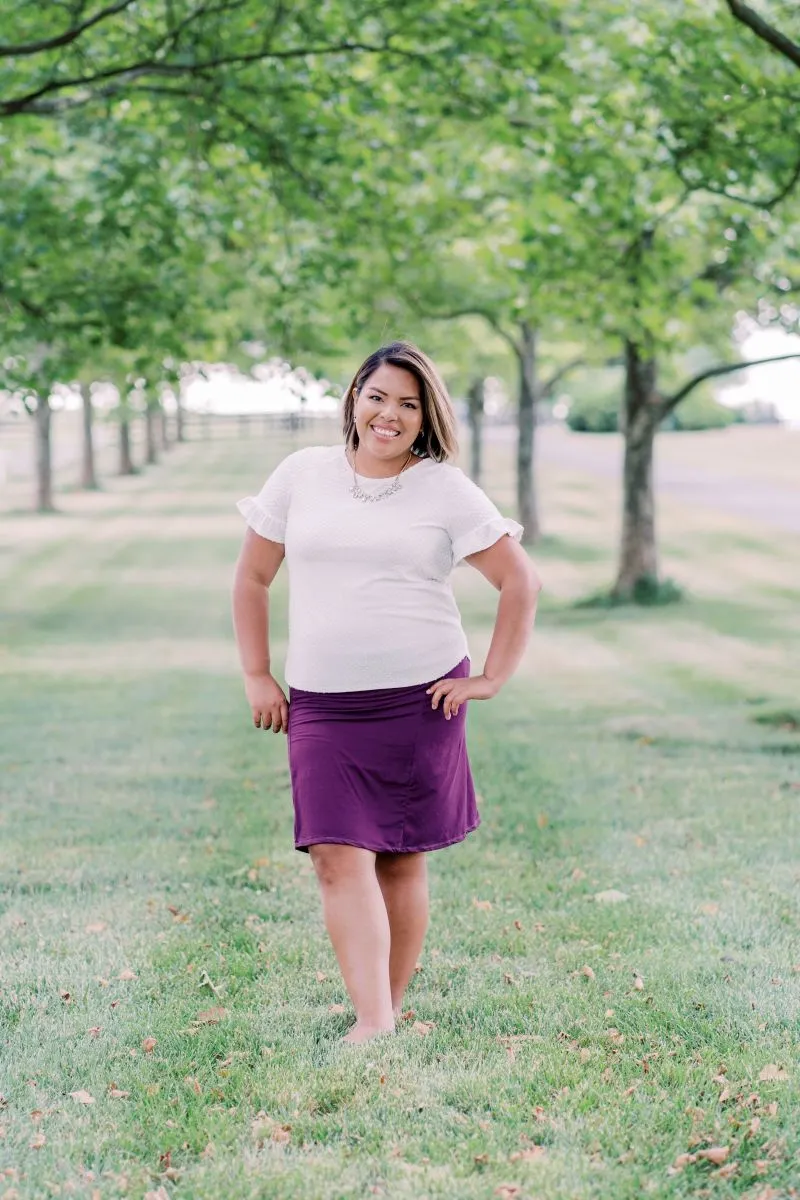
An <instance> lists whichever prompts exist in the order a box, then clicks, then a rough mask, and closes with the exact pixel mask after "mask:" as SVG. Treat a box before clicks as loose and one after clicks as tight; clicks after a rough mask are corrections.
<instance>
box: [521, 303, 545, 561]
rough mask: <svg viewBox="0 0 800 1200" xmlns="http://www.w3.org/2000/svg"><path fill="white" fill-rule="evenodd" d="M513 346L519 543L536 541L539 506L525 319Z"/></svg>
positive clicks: (531, 357) (531, 350) (531, 336)
mask: <svg viewBox="0 0 800 1200" xmlns="http://www.w3.org/2000/svg"><path fill="white" fill-rule="evenodd" d="M520 335H521V337H520V341H519V344H518V347H517V360H518V363H519V416H518V430H519V432H518V439H517V509H518V512H519V519H520V522H521V523H522V525H523V526H524V528H525V532H524V533H523V535H522V541H523V544H524V545H526V546H530V545H532V544H533V543H534V542H536V541H538V539H539V535H540V533H541V529H540V527H539V507H538V503H537V497H536V477H535V472H534V441H535V433H536V330H535V329H534V328H533V326H532V325H531V324H530V322H528V321H522V322H521V323H520Z"/></svg>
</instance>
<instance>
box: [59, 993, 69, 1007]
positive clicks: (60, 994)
mask: <svg viewBox="0 0 800 1200" xmlns="http://www.w3.org/2000/svg"><path fill="white" fill-rule="evenodd" d="M58 994H59V996H60V997H61V999H62V1000H63V1001H64V1003H65V1004H72V993H71V992H59V993H58Z"/></svg>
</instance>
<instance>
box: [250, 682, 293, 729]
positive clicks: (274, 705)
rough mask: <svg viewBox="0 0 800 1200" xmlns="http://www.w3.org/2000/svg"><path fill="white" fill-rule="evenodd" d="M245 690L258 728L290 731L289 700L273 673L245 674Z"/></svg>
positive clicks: (254, 722)
mask: <svg viewBox="0 0 800 1200" xmlns="http://www.w3.org/2000/svg"><path fill="white" fill-rule="evenodd" d="M244 690H245V695H246V696H247V702H248V704H249V705H250V708H251V710H252V713H253V724H254V725H255V727H256V729H258V728H259V727H260V728H261V729H271V730H272V732H273V733H281V731H282V732H283V733H288V732H289V701H288V700H287V699H286V695H285V693H284V691H283V688H282V687H281V685H280V684H279V683H278V682H277V681H276V680H275V679H273V677H272V676H271V675H269V674H266V675H245V677H244Z"/></svg>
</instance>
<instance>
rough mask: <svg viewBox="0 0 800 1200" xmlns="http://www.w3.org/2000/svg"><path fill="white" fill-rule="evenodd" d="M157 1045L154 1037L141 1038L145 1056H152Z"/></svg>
mask: <svg viewBox="0 0 800 1200" xmlns="http://www.w3.org/2000/svg"><path fill="white" fill-rule="evenodd" d="M157 1045H158V1042H157V1041H156V1039H155V1038H154V1037H146V1038H142V1049H143V1050H144V1052H145V1054H152V1053H153V1051H154V1050H155V1048H156V1046H157Z"/></svg>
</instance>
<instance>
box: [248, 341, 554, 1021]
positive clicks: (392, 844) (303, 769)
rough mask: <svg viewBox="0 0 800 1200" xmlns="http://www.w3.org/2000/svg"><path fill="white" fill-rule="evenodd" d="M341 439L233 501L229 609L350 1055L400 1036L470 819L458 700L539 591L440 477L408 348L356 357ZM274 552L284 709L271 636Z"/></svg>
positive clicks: (447, 455) (429, 391)
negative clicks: (286, 799) (483, 584)
mask: <svg viewBox="0 0 800 1200" xmlns="http://www.w3.org/2000/svg"><path fill="white" fill-rule="evenodd" d="M344 439H345V444H344V446H341V445H339V446H333V447H331V446H313V447H310V448H307V449H305V450H298V451H297V452H296V453H294V454H290V455H288V457H287V458H285V459H284V460H283V461H282V462H281V463H280V464H279V465H278V467H277V468H276V469H275V471H273V473H272V474H271V475H270V477H269V478H268V480H267V482H266V483H265V484H264V486H263V488H262V489H261V491H260V492H259V494H258V495H257V496H254V497H250V498H248V499H246V500H242V501H240V503H239V505H238V507H239V510H240V511H241V512H242V514H243V515H244V517H245V519H246V521H247V524H248V526H249V528H248V530H247V532H246V534H245V539H244V545H243V547H242V551H241V554H240V556H239V561H238V563H237V567H236V575H235V582H234V590H233V614H234V627H235V630H236V639H237V642H238V646H239V655H240V659H241V664H242V668H243V671H244V682H245V692H246V694H247V699H248V701H249V704H250V707H251V709H252V713H253V723H254V725H255V726H256V728H259V727H260V728H262V729H272V730H273V732H275V733H280V732H285V733H288V735H289V766H290V772H291V779H292V793H293V801H294V812H295V828H294V832H295V846H296V848H297V849H298V850H302V851H305V852H308V853H310V855H311V860H312V862H313V864H314V869H315V871H316V874H317V878H318V881H319V884H320V889H321V893H322V906H323V914H324V919H325V925H326V928H327V930H328V933H329V935H330V938H331V941H332V943H333V947H334V950H335V952H336V957H337V959H338V961H339V966H340V968H341V971H342V976H343V978H344V981H345V984H346V986H347V990H348V992H349V994H350V997H351V999H352V1001H353V1005H354V1007H355V1011H356V1023H355V1025H354V1026H353V1028H352V1029H351V1030H350V1031H349V1033H348V1034H347V1036H346V1037H345V1038H344V1041H346V1042H351V1043H352V1042H363V1041H366V1040H367V1039H368V1038H372V1037H375V1036H376V1035H378V1034H381V1033H384V1032H390V1031H392V1030H393V1029H394V1026H395V1020H396V1017H397V1014H398V1013H399V1012H400V1010H401V1006H402V1000H403V994H404V992H405V989H406V986H407V984H408V981H409V979H410V978H411V975H412V973H413V971H414V967H415V965H416V963H417V960H418V956H419V953H420V950H421V948H422V943H423V940H424V937H425V931H426V928H427V923H428V882H427V863H426V858H425V855H426V853H427V852H428V851H430V850H436V849H439V848H441V847H443V846H448V845H452V844H453V843H454V842H458V841H462V840H463V839H464V838H465V837H466V835H467V834H468V833H469V832H471V831H472V830H473V829H476V828H477V827H478V825H479V824H480V818H479V816H478V811H477V808H476V804H475V792H474V788H473V784H472V777H471V774H470V767H469V762H468V759H467V750H466V741H465V721H466V706H467V702H468V701H469V700H488V699H489V698H490V697H492V696H495V695H496V694H497V692H498V691H499V689H500V688H501V687H502V685H503V684H504V683H505V682H506V680H507V679H508V678H509V676H510V675H511V674H512V673H513V672H514V670H515V669H516V667H517V665H518V664H519V662H520V659H521V657H522V654H523V651H524V649H525V645H526V642H527V640H528V636H529V634H530V630H531V627H532V625H533V618H534V613H535V609H536V596H537V592H538V590H539V583H538V580H537V578H536V575H535V573H534V571H533V568H532V567H531V564H530V562H529V560H528V557H527V555H526V554H525V553H524V551H523V550H522V549H521V547H520V546H519V545H518V540H519V538H520V536H521V533H522V527H521V526H520V525H518V524H517V522H516V521H511V520H508V519H506V518H504V517H503V516H501V514H500V513H499V512H498V510H497V509H496V508H495V506H494V504H492V502H491V501H490V500H489V499H488V497H487V496H486V495H485V494H484V493H483V492H482V491H481V490H480V488H478V487H477V486H476V485H475V484H474V483H472V482H471V480H469V479H468V478H467V477H466V476H465V475H464V474H463V473H462V472H461V471H460V470H459V469H458V468H457V467H455V466H453V465H451V461H452V460H453V459H454V458H455V456H456V453H457V445H456V438H455V415H454V413H453V408H452V405H451V402H450V398H449V396H448V394H447V390H446V388H445V386H444V384H443V382H442V380H441V378H440V377H439V374H438V372H437V371H436V368H435V367H434V365H433V363H432V362H431V361H430V360H429V359H428V358H427V357H426V356H425V355H424V354H423V353H422V352H421V351H420V350H418V349H417V348H416V347H415V346H413V345H411V344H409V343H407V342H393V343H392V344H391V345H389V346H384V347H382V348H381V349H380V350H377V351H375V353H374V354H371V355H370V356H369V358H368V359H367V360H366V361H365V362H364V363H363V364H362V366H361V367H360V368H359V370H358V371H357V372H356V375H355V378H354V379H353V381H352V383H351V384H350V386H349V388H348V389H347V392H346V394H345V398H344ZM284 557H285V558H286V561H287V566H288V569H289V648H288V654H287V658H286V669H285V675H286V680H287V683H288V684H289V698H288V699H287V697H286V695H285V693H284V691H283V689H282V688H281V686H280V684H279V683H278V682H277V681H276V679H275V678H274V676H273V673H272V666H271V661H270V653H269V635H268V627H269V588H270V585H271V583H272V581H273V579H274V578H275V574H276V572H277V570H278V568H279V566H280V564H281V562H282V560H283V558H284ZM461 560H465V561H466V562H468V563H470V565H471V566H473V567H475V568H476V569H477V570H478V571H480V572H481V574H483V575H484V576H485V577H486V578H487V579H488V580H489V582H490V583H492V584H493V585H494V587H496V588H497V589H498V590H499V592H500V601H499V605H498V610H497V619H496V623H495V628H494V635H493V637H492V642H491V646H490V649H489V653H488V656H487V658H486V663H485V666H484V669H483V672H482V673H481V674H479V675H471V674H470V663H469V658H468V657H467V653H468V652H467V643H466V639H465V636H464V631H463V629H462V627H461V619H460V616H459V612H458V609H457V607H456V604H455V600H454V598H453V594H452V591H451V588H450V584H449V581H448V577H449V575H450V572H451V571H452V569H453V567H454V566H455V565H456V563H458V562H460V561H461ZM290 713H291V717H290Z"/></svg>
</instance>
